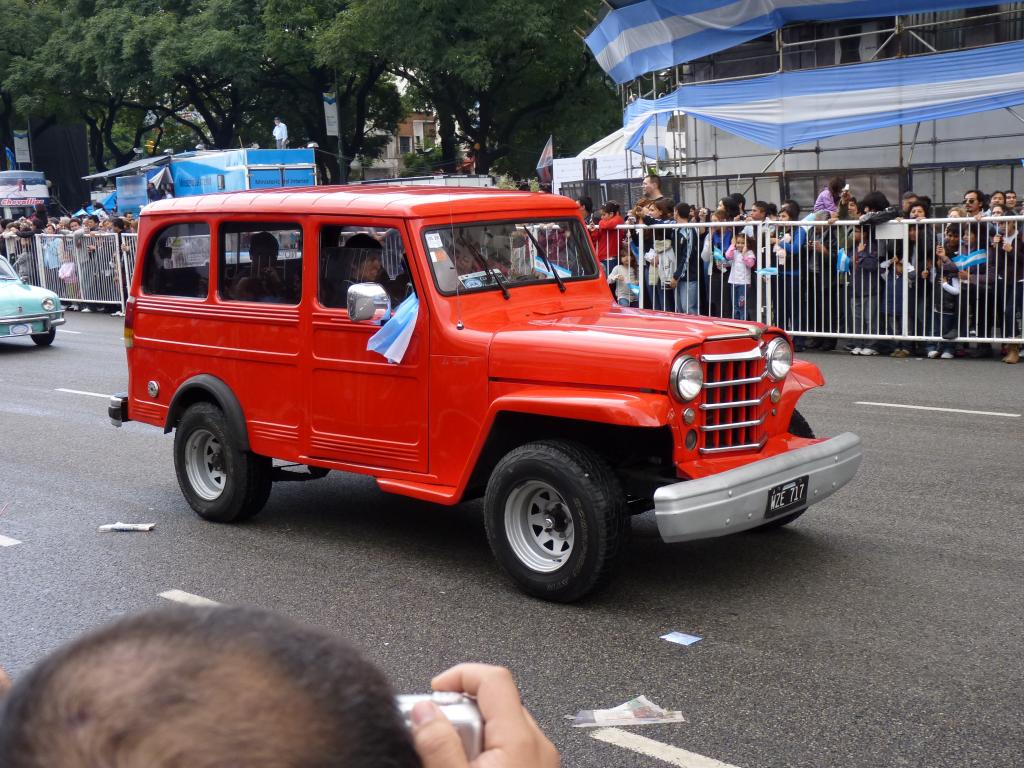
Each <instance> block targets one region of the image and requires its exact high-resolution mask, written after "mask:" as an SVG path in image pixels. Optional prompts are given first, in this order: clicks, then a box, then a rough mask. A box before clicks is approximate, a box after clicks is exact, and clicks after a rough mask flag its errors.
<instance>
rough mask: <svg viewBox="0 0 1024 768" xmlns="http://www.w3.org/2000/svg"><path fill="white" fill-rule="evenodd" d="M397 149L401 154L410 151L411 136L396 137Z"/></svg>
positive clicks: (406, 153)
mask: <svg viewBox="0 0 1024 768" xmlns="http://www.w3.org/2000/svg"><path fill="white" fill-rule="evenodd" d="M398 151H399V152H401V153H402V154H403V155H408V154H409V153H410V152H412V136H399V137H398Z"/></svg>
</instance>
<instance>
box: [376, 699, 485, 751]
mask: <svg viewBox="0 0 1024 768" xmlns="http://www.w3.org/2000/svg"><path fill="white" fill-rule="evenodd" d="M421 701H432V702H434V703H435V704H436V705H437V706H438V707H440V708H441V712H443V713H444V716H445V717H447V718H448V720H449V722H451V724H452V725H454V726H455V730H456V731H458V734H459V738H460V739H462V748H463V749H464V750H465V751H466V759H467V760H474V759H476V758H477V757H478V756H479V755H480V753H481V752H483V751H484V721H483V718H482V717H480V710H479V709H478V708H477V706H476V702H475V701H474V700H473V699H471V698H470V697H469V696H466V695H465V694H462V693H450V692H447V691H435V692H434V693H425V694H415V695H412V694H406V695H402V696H396V697H395V703H396V704H397V705H398V711H399V712H401V713H402V717H403V718H404V719H405V725H406V727H407V728H409V729H412V708H413V707H415V706H416V705H417V704H419V703H420V702H421Z"/></svg>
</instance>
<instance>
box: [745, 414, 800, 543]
mask: <svg viewBox="0 0 1024 768" xmlns="http://www.w3.org/2000/svg"><path fill="white" fill-rule="evenodd" d="M789 433H790V434H791V435H796V436H797V437H806V438H808V439H810V440H813V439H814V430H813V429H811V425H810V424H808V423H807V419H805V418H804V417H803V414H802V413H800V411H797V410H794V411H793V415H792V416H790V417H789ZM806 511H807V510H806V509H800V510H797V511H796V512H790V513H789V514H788V515H783V516H782V517H780V518H778V519H776V520H772V521H771V522H770V523H765V524H764V525H762V526H758V527H757V528H755V529H754V530H755V531H773V530H775V529H776V528H781V527H782V526H784V525H789V524H790V523H792V522H793V521H794V520H796V519H797V518H798V517H800V515H802V514H803V513H804V512H806Z"/></svg>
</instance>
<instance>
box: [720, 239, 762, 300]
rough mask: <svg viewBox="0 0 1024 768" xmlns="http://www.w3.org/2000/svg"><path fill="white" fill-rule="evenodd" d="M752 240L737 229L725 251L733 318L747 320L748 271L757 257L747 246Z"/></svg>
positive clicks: (749, 271)
mask: <svg viewBox="0 0 1024 768" xmlns="http://www.w3.org/2000/svg"><path fill="white" fill-rule="evenodd" d="M751 240H753V238H752V237H750V236H748V235H747V233H746V232H745V231H744V230H742V229H741V230H737V232H736V233H735V234H734V235H733V238H732V245H730V246H729V250H727V251H726V252H725V260H726V261H727V262H728V263H729V264H730V268H729V285H730V286H731V287H732V317H733V319H734V320H747V319H749V317H748V314H749V312H748V299H749V294H750V273H751V270H752V269H753V268H754V264H755V263H756V261H757V257H756V256H755V255H754V250H753V249H752V248H751V247H750V246H749V242H750V241H751Z"/></svg>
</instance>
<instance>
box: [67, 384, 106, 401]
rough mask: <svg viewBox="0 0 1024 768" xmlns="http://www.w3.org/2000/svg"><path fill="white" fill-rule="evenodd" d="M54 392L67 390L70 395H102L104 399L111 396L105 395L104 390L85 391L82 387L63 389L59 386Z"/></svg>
mask: <svg viewBox="0 0 1024 768" xmlns="http://www.w3.org/2000/svg"><path fill="white" fill-rule="evenodd" d="M54 392H67V393H68V394H69V395H88V396H89V397H102V398H103V399H104V400H107V399H109V398H110V395H104V394H103V393H102V392H83V391H82V390H80V389H62V388H61V387H57V389H55V390H54Z"/></svg>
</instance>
